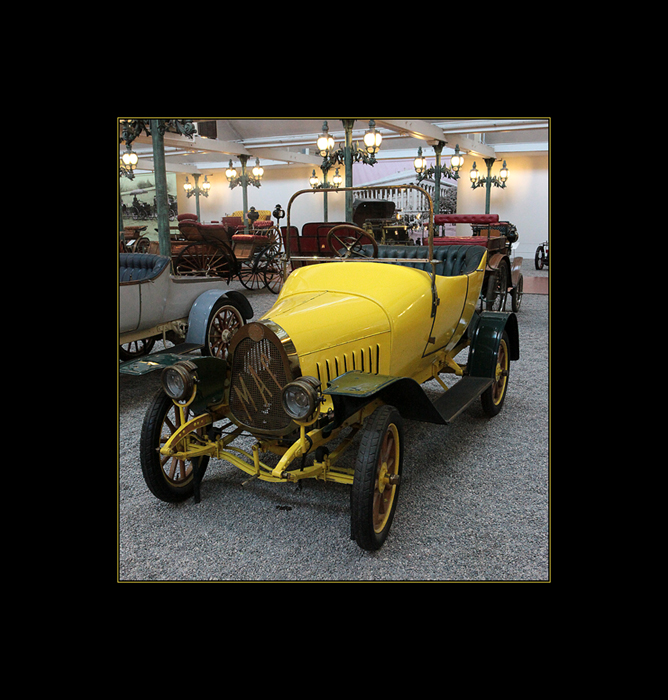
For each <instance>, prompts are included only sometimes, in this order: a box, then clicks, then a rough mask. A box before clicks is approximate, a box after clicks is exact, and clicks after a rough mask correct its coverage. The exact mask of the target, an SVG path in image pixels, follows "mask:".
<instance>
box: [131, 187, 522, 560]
mask: <svg viewBox="0 0 668 700" xmlns="http://www.w3.org/2000/svg"><path fill="white" fill-rule="evenodd" d="M407 187H415V188H416V189H419V190H421V192H423V194H424V195H425V197H426V198H427V201H428V202H429V207H430V222H429V245H428V246H407V245H403V246H402V245H394V246H384V245H380V246H379V245H377V244H376V242H375V241H373V240H371V241H370V242H368V243H366V244H364V243H363V242H362V241H363V239H364V237H365V236H366V237H367V239H368V237H369V234H368V233H367V232H366V231H364V230H363V229H361V228H358V227H357V226H355V225H353V224H346V225H339V226H336V227H334V228H332V229H331V230H330V234H331V235H330V242H331V243H332V247H333V248H334V250H336V254H335V257H334V258H329V259H327V260H325V259H315V260H314V259H313V256H305V257H304V258H302V262H306V261H308V262H309V263H314V262H315V263H317V264H309V265H306V266H303V267H300V268H299V269H296V270H295V271H294V272H292V274H290V275H289V277H287V279H286V281H285V284H284V286H283V288H282V290H281V292H280V295H279V296H278V298H277V300H276V303H275V304H274V306H273V308H272V309H271V310H270V311H268V312H267V313H266V314H265V315H264V316H262V317H261V318H260V319H259V320H257V321H253V322H250V323H247V324H246V325H245V326H243V327H241V328H240V329H239V330H238V331H237V332H236V333H235V335H234V336H233V338H232V340H231V343H230V350H229V355H228V356H227V358H226V359H220V358H215V357H201V358H193V359H189V360H184V361H181V362H178V363H177V364H175V365H173V366H171V367H167V368H166V369H165V370H164V371H163V375H162V386H163V390H164V391H162V392H161V393H160V394H159V395H157V396H156V397H155V399H154V401H153V403H152V404H151V405H150V406H149V409H148V412H147V414H146V418H145V420H144V425H143V429H142V437H141V446H140V451H141V462H142V471H143V474H144V478H145V480H146V483H147V485H148V487H149V489H150V490H151V491H152V492H153V494H154V495H155V496H157V497H158V498H160V499H162V500H165V501H181V500H183V499H186V498H188V497H189V496H191V495H193V496H194V497H195V500H199V497H200V494H199V485H200V482H201V479H202V476H203V475H204V471H205V469H206V466H207V463H208V460H209V459H210V458H215V459H221V460H225V461H227V462H229V463H231V464H233V465H234V466H236V467H238V468H239V469H241V470H243V471H244V472H246V473H247V474H248V475H249V477H250V478H249V480H250V479H252V478H258V479H261V480H264V481H271V482H276V483H283V484H287V483H293V484H294V483H296V482H299V481H300V480H302V479H307V478H315V479H321V480H323V481H335V482H339V483H344V484H350V485H351V533H352V537H353V539H355V540H356V541H357V543H358V545H359V546H360V547H362V548H363V549H366V550H375V549H378V548H379V547H381V546H382V544H383V543H384V541H385V539H386V538H387V535H388V532H389V530H390V526H391V524H392V519H393V516H394V512H395V509H396V506H397V499H398V495H399V491H400V488H401V470H402V463H403V458H404V455H403V446H404V427H403V419H412V420H420V421H426V422H430V423H436V424H445V423H449V422H450V421H452V420H454V419H455V418H456V417H457V416H458V415H459V414H460V413H461V412H462V411H463V410H465V409H466V407H467V406H469V405H470V404H471V403H472V402H473V401H475V400H476V399H477V398H479V397H480V398H481V400H482V406H483V409H484V411H485V412H486V413H487V414H488V415H490V416H493V415H496V414H497V413H498V412H499V411H500V410H501V408H502V406H503V403H504V400H505V397H506V393H507V391H508V381H509V371H510V361H511V360H517V359H518V358H519V334H518V326H517V320H516V317H515V315H514V314H512V313H500V312H489V311H485V312H480V311H479V310H478V309H477V306H478V302H479V299H480V292H481V286H482V282H483V278H484V273H485V264H486V259H487V250H486V248H484V247H482V246H477V245H446V246H438V247H437V248H434V246H433V209H432V204H431V200H430V199H429V196H428V194H427V193H426V192H425V191H424V190H422V189H421V188H419V187H416V186H414V185H407ZM341 189H345V188H341ZM349 189H363V188H349ZM307 192H308V193H309V194H313V191H312V190H304V191H300V192H298V193H296V194H295V195H294V196H293V198H292V199H291V200H290V204H289V206H288V210H287V228H286V230H287V231H291V230H292V229H291V226H290V213H291V206H292V203H293V201H294V200H295V198H296V197H297V196H298V195H301V194H306V193H307ZM286 250H287V252H286V256H285V259H284V266H285V268H287V266H288V264H289V262H290V260H289V251H290V246H289V245H287V246H286ZM466 348H469V352H468V356H467V357H466V359H465V361H461V360H458V359H457V357H458V355H459V354H460V353H462V351H463V350H465V349H466ZM444 373H452V374H454V375H456V376H457V377H458V378H459V380H458V381H457V382H456V383H455V384H454V385H453V386H451V387H450V388H448V385H447V384H446V383H445V382H444V381H443V379H442V374H444ZM425 382H432V384H433V383H435V384H438V385H440V386H441V387H442V389H443V393H442V394H441V395H440V396H439V398H438V399H437V400H436V401H432V400H431V399H430V398H429V397H428V396H427V394H426V393H425V392H424V390H423V388H422V384H424V383H425ZM360 430H361V431H363V433H362V436H361V440H360V442H359V451H358V454H357V458H356V461H355V464H354V467H353V466H350V463H344V462H342V460H341V457H342V455H343V454H344V453H345V451H346V449H347V448H348V447H349V446H350V445H351V444H352V443H353V439H354V437H355V435H356V434H357V433H358V431H360ZM248 434H250V435H252V437H253V438H254V443H253V445H252V447H249V448H246V449H244V448H241V447H238V446H237V445H235V440H237V438H239V436H241V435H248Z"/></svg>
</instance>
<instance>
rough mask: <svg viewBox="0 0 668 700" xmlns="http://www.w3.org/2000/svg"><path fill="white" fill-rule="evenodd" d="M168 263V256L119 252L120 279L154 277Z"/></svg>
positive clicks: (133, 279) (129, 279)
mask: <svg viewBox="0 0 668 700" xmlns="http://www.w3.org/2000/svg"><path fill="white" fill-rule="evenodd" d="M169 263H170V260H169V258H168V257H165V256H163V255H149V254H147V253H120V281H121V282H142V281H144V280H151V279H154V278H155V277H157V276H158V275H159V274H160V273H161V272H162V271H163V270H164V269H165V268H166V267H167V265H169Z"/></svg>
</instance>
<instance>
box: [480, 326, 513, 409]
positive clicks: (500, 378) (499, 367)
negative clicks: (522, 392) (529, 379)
mask: <svg viewBox="0 0 668 700" xmlns="http://www.w3.org/2000/svg"><path fill="white" fill-rule="evenodd" d="M509 348H510V340H509V338H508V334H507V333H506V331H503V335H502V336H501V340H500V341H499V348H498V350H497V351H496V367H495V371H494V383H493V384H492V386H490V387H489V389H487V390H485V391H484V392H483V394H482V397H481V399H482V408H483V410H484V411H485V413H486V414H487V415H488V416H495V415H496V414H497V413H498V412H499V411H500V410H501V408H502V407H503V402H504V401H505V400H506V392H507V390H508V377H509V375H510V351H509Z"/></svg>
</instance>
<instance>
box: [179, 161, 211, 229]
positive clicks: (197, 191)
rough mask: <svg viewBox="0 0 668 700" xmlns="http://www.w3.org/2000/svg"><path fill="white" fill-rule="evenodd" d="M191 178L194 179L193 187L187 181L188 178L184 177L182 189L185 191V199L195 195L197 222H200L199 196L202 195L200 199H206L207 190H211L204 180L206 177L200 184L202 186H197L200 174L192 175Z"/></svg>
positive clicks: (209, 184) (207, 182) (208, 183)
mask: <svg viewBox="0 0 668 700" xmlns="http://www.w3.org/2000/svg"><path fill="white" fill-rule="evenodd" d="M192 176H193V177H194V178H195V184H194V186H193V185H192V184H191V183H190V182H189V181H188V176H187V175H186V182H185V184H184V185H183V189H184V190H185V191H186V197H192V196H193V195H195V207H196V209H197V220H198V221H201V220H202V217H201V216H200V213H199V196H200V195H202V197H208V196H209V190H210V189H211V183H210V182H209V181H208V180H207V179H206V178H207V176H206V175H205V176H204V182H203V183H202V186H201V187H200V186H199V178H200V174H199V173H193V174H192Z"/></svg>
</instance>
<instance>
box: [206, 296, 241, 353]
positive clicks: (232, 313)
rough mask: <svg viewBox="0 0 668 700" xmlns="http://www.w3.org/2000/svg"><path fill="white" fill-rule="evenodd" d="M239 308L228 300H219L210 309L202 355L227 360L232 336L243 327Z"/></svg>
mask: <svg viewBox="0 0 668 700" xmlns="http://www.w3.org/2000/svg"><path fill="white" fill-rule="evenodd" d="M244 323H245V321H244V317H243V314H242V313H241V310H240V309H239V307H238V306H237V305H236V304H235V303H233V302H232V301H231V300H230V299H227V298H222V299H219V300H218V301H217V302H216V303H215V304H214V305H213V309H211V313H210V314H209V321H208V322H207V325H206V338H205V340H204V347H203V348H202V354H203V355H211V356H212V357H219V358H221V359H222V360H226V359H227V355H228V352H229V349H230V341H231V340H232V336H234V334H235V333H236V332H237V331H238V330H239V329H240V328H241V327H242V326H243V325H244Z"/></svg>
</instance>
